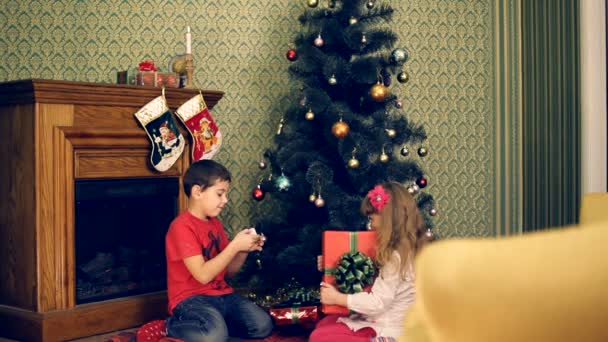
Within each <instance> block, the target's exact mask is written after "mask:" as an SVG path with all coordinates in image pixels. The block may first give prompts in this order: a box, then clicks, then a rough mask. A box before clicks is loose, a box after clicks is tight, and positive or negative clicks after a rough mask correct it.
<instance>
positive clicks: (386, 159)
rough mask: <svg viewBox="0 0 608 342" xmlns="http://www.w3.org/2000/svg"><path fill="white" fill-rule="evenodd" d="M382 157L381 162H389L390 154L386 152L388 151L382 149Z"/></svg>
mask: <svg viewBox="0 0 608 342" xmlns="http://www.w3.org/2000/svg"><path fill="white" fill-rule="evenodd" d="M378 159H380V161H381V162H383V163H388V160H389V157H388V154H386V152H384V151H382V154H380V158H378Z"/></svg>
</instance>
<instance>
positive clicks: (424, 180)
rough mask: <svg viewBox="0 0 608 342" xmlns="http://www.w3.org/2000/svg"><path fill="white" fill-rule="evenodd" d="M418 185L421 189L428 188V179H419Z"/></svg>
mask: <svg viewBox="0 0 608 342" xmlns="http://www.w3.org/2000/svg"><path fill="white" fill-rule="evenodd" d="M416 184H417V185H418V186H419V187H420V189H423V188H425V187H426V178H424V177H422V176H421V177H420V178H418V179H416Z"/></svg>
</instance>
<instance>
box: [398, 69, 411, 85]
mask: <svg viewBox="0 0 608 342" xmlns="http://www.w3.org/2000/svg"><path fill="white" fill-rule="evenodd" d="M409 80H410V75H409V74H408V73H407V72H405V71H402V72H400V73H398V74H397V81H399V83H407V81H409Z"/></svg>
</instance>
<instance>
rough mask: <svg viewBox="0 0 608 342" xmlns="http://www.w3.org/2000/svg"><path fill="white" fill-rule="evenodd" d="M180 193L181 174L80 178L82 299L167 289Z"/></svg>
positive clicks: (78, 217)
mask: <svg viewBox="0 0 608 342" xmlns="http://www.w3.org/2000/svg"><path fill="white" fill-rule="evenodd" d="M178 193H179V180H178V178H141V179H103V180H80V181H76V184H75V200H76V205H75V208H76V217H75V219H76V225H75V249H76V250H75V257H76V304H84V303H90V302H96V301H102V300H107V299H113V298H118V297H126V296H132V295H138V294H143V293H149V292H155V291H162V290H166V288H167V285H166V281H167V271H166V264H165V247H164V246H165V234H166V232H167V229H168V228H169V224H170V223H171V221H172V220H173V218H175V216H176V214H177V208H178V206H177V198H178Z"/></svg>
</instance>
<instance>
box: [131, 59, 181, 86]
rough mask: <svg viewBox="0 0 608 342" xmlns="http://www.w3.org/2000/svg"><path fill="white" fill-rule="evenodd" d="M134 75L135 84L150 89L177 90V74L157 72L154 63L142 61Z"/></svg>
mask: <svg viewBox="0 0 608 342" xmlns="http://www.w3.org/2000/svg"><path fill="white" fill-rule="evenodd" d="M138 70H139V71H138V72H137V74H135V84H136V85H140V86H150V87H165V88H178V87H179V74H177V73H173V72H158V70H157V69H156V66H155V65H154V62H152V61H143V62H141V63H139V66H138Z"/></svg>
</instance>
